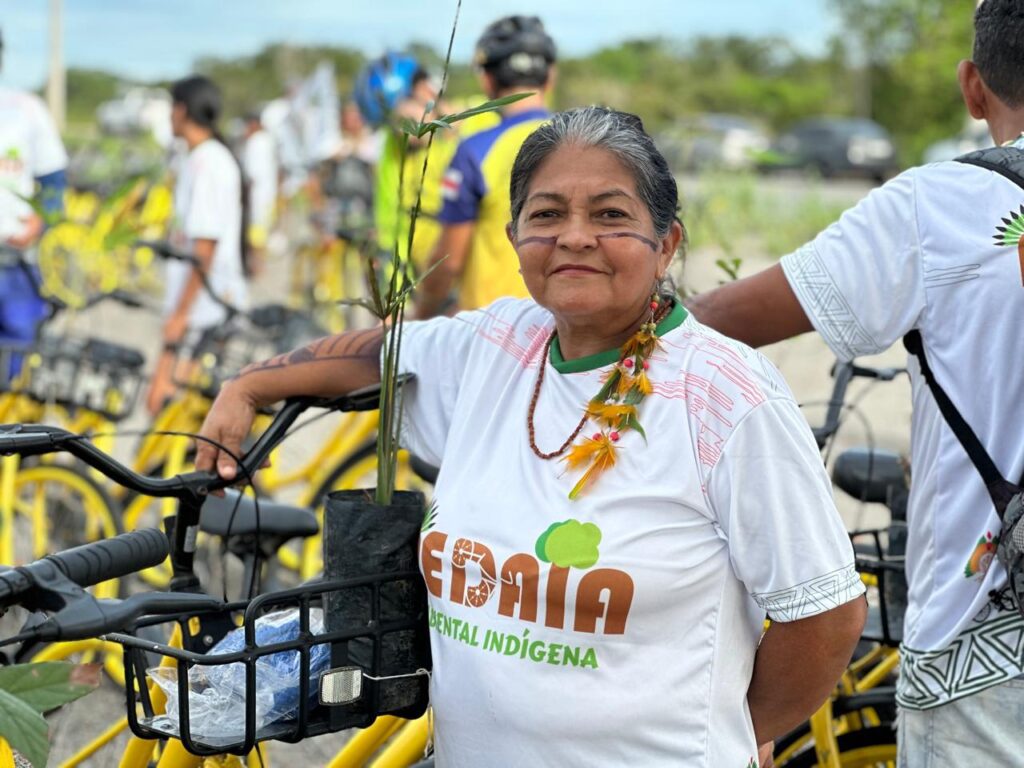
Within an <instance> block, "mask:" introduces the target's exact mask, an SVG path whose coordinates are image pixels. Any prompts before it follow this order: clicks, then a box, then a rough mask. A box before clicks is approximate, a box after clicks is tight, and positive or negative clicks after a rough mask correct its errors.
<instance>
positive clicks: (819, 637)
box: [747, 597, 867, 744]
mask: <svg viewBox="0 0 1024 768" xmlns="http://www.w3.org/2000/svg"><path fill="white" fill-rule="evenodd" d="M866 616H867V603H866V602H865V600H864V599H863V598H861V597H858V598H855V599H853V600H851V601H849V602H848V603H844V604H843V605H840V606H839V607H838V608H833V609H832V610H830V611H826V612H825V613H819V614H817V615H816V616H810V617H808V618H806V619H798V620H797V621H787V622H772V624H771V626H770V627H768V631H767V632H765V633H764V637H763V638H762V639H761V645H760V646H759V647H758V649H757V655H756V656H755V657H754V676H753V678H752V679H751V681H750V688H749V689H748V690H747V703H748V704H749V706H750V717H751V720H752V721H753V723H754V735H755V736H756V737H757V743H758V744H764V743H765V742H767V741H770V740H772V739H776V738H778V737H779V736H782V735H783V734H785V733H788V732H789V731H790V730H792V729H793V728H794V727H795V726H797V725H799V724H800V723H802V722H803V721H804V720H806V719H807V718H808V717H810V716H811V715H812V714H813V713H814V712H815V710H817V709H818V707H820V706H821V705H822V703H823V702H824V701H825V699H827V698H828V697H829V694H831V693H832V689H833V688H834V687H835V684H836V681H837V680H838V679H839V677H840V675H842V673H843V670H844V669H846V666H847V665H848V664H849V663H850V657H851V656H852V655H853V650H854V648H855V647H856V645H857V640H858V639H860V633H861V631H862V630H863V629H864V619H865V617H866Z"/></svg>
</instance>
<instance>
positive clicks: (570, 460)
mask: <svg viewBox="0 0 1024 768" xmlns="http://www.w3.org/2000/svg"><path fill="white" fill-rule="evenodd" d="M671 308H672V301H671V300H670V299H659V297H658V295H657V294H655V295H653V296H651V303H650V309H651V314H650V317H649V318H648V320H647V322H645V323H643V324H642V325H641V326H640V328H639V330H637V332H636V333H634V334H633V335H632V336H631V337H630V338H629V339H628V340H627V341H626V343H625V344H623V345H622V347H621V349H620V350H619V361H618V362H617V363H616V364H615V366H614V367H612V369H611V370H610V371H609V372H608V373H607V374H605V376H604V378H603V379H602V383H601V389H600V390H598V392H597V394H596V395H594V397H592V398H591V399H590V402H589V403H587V407H586V409H585V410H584V412H583V416H582V418H580V422H579V424H577V425H576V428H575V429H574V430H573V431H572V434H571V435H569V437H568V438H567V439H566V441H565V442H564V443H562V445H561V446H560V447H559V448H558V449H557V450H554V451H551V452H549V453H545V452H543V451H541V450H540V448H538V447H537V439H536V434H535V430H534V426H533V416H534V412H535V411H536V409H537V400H538V399H539V398H540V390H541V387H542V386H543V385H544V369H545V368H546V364H545V363H546V361H547V359H548V355H549V354H550V352H551V344H552V342H554V340H555V336H556V335H557V333H558V331H557V330H554V331H552V332H551V335H550V336H548V340H547V342H546V343H545V344H544V351H543V353H542V357H541V363H540V370H539V372H538V374H537V383H536V384H535V385H534V387H533V396H532V397H531V398H530V407H529V410H528V411H527V413H526V429H527V432H528V434H529V436H530V449H531V450H532V451H533V453H534V455H535V456H537V457H538V458H541V459H544V460H548V459H554V458H557V457H559V456H562V455H563V454H566V452H567V451H568V454H567V455H566V456H565V457H564V458H563V459H562V461H564V462H565V463H566V465H567V469H568V470H570V471H577V470H580V469H583V468H584V467H586V471H585V472H584V473H583V476H582V477H580V479H579V480H578V481H577V483H576V485H575V486H573V489H572V490H571V491H570V492H569V498H570V499H573V500H575V499H577V498H579V496H580V494H581V493H582V492H583V490H584V488H586V487H587V486H588V485H590V484H592V483H593V482H594V481H595V480H597V478H598V477H599V476H600V475H601V474H602V473H604V471H605V470H607V469H610V468H611V467H613V466H615V460H616V450H617V449H616V445H615V444H616V443H617V442H618V441H619V439H620V438H621V437H622V433H623V432H625V431H626V430H628V429H632V430H633V431H635V432H638V433H640V436H641V437H643V438H644V440H645V441H646V440H647V435H646V434H645V433H644V430H643V427H641V426H640V421H639V419H638V417H637V408H638V406H639V405H640V403H641V402H643V400H644V398H645V397H647V395H649V394H651V392H652V387H651V382H650V380H649V379H648V378H647V370H648V369H649V368H650V363H649V358H650V357H651V355H652V354H653V353H654V351H655V349H657V348H658V347H659V343H658V333H657V329H658V322H659V321H660V320H661V319H662V318H664V317H665V315H667V314H668V312H669V310H670V309H671ZM590 420H593V421H595V422H596V423H597V424H598V426H599V431H597V432H595V433H594V434H593V436H591V437H584V438H583V439H582V440H581V441H580V442H578V443H576V444H575V445H573V441H574V440H576V438H577V437H579V434H580V432H582V431H583V427H584V426H586V423H587V421H590ZM570 446H572V448H571V449H570ZM588 465H589V466H588Z"/></svg>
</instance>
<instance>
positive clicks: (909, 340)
mask: <svg viewBox="0 0 1024 768" xmlns="http://www.w3.org/2000/svg"><path fill="white" fill-rule="evenodd" d="M1022 154H1024V153H1022ZM903 346H905V347H906V348H907V352H909V353H910V354H912V355H914V357H916V358H917V360H918V363H920V365H921V373H922V374H923V375H924V380H925V381H926V382H927V383H928V388H929V389H930V390H931V391H932V395H933V396H934V397H935V402H936V404H937V405H938V406H939V411H940V412H941V413H942V416H943V418H944V419H945V420H946V423H947V424H948V425H949V428H950V429H951V430H953V434H954V435H956V437H957V439H958V440H959V441H960V445H962V446H963V448H964V451H966V452H967V456H968V458H970V460H971V463H972V464H974V467H975V469H977V470H978V474H979V475H981V479H982V481H983V482H984V483H985V489H986V490H987V491H988V495H989V496H990V497H991V498H992V503H993V504H994V505H995V508H996V512H998V513H999V519H1000V520H1002V519H1003V513H1004V512H1005V511H1006V506H1007V504H1009V502H1010V499H1011V498H1013V496H1014V494H1016V493H1017V492H1018V491H1019V490H1020V489H1019V488H1018V487H1017V486H1015V485H1014V484H1013V483H1011V482H1010V481H1008V480H1007V479H1006V478H1005V477H1003V476H1002V474H1001V473H1000V472H999V469H998V468H997V467H996V465H995V462H994V461H992V457H991V456H989V455H988V451H986V450H985V447H984V446H983V445H982V444H981V440H979V439H978V436H977V435H976V434H974V430H973V429H971V425H970V424H968V423H967V422H966V421H965V420H964V417H963V416H961V415H960V411H958V410H957V408H956V406H955V405H953V401H952V400H950V399H949V395H947V394H946V390H944V389H943V388H942V385H941V384H939V382H938V381H936V379H935V374H933V373H932V369H931V366H929V365H928V358H927V356H926V355H925V353H924V343H923V342H922V339H921V332H920V331H918V330H917V329H916V328H915V329H914V330H912V331H910V332H909V333H907V335H906V336H904V337H903Z"/></svg>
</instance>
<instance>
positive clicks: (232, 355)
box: [124, 235, 436, 585]
mask: <svg viewBox="0 0 1024 768" xmlns="http://www.w3.org/2000/svg"><path fill="white" fill-rule="evenodd" d="M353 236H354V235H353ZM140 244H142V245H145V246H146V247H148V248H150V249H152V250H153V251H154V252H155V253H157V254H158V255H160V256H161V257H163V258H168V259H176V260H179V261H184V262H186V263H188V264H190V265H191V266H192V267H193V269H199V263H198V261H197V260H196V259H195V257H194V256H192V255H191V254H188V253H185V252H182V251H179V250H178V249H176V248H174V247H173V246H171V245H170V244H168V243H166V242H152V241H140ZM200 276H201V278H202V279H203V280H204V282H205V275H203V274H202V272H200ZM206 288H207V290H210V292H211V295H213V292H212V290H211V289H210V287H209V285H208V284H207V285H206ZM217 301H218V303H219V304H220V305H221V306H222V307H224V309H225V311H226V312H227V316H228V319H227V320H226V321H225V323H223V324H222V325H221V326H218V327H217V328H214V329H211V331H210V332H209V333H208V334H206V335H205V336H204V337H203V339H202V340H201V341H200V342H199V344H198V345H197V348H196V351H195V354H194V355H193V360H194V361H195V362H194V363H193V364H190V365H188V366H186V367H189V368H191V370H190V371H189V372H188V373H187V374H184V375H181V376H179V377H178V383H179V385H180V386H181V388H182V390H183V394H182V396H181V397H179V398H177V399H175V400H173V401H172V402H171V403H169V404H168V406H167V407H166V408H165V409H164V410H163V411H161V413H160V414H158V415H157V417H156V419H155V420H154V423H153V425H152V430H151V431H152V432H153V434H152V435H151V436H149V437H147V438H145V439H144V441H143V442H142V444H141V445H140V447H139V450H138V453H137V458H136V462H135V464H134V468H135V469H136V470H138V471H142V470H145V471H160V472H163V473H164V474H175V473H177V472H180V471H181V470H182V469H183V468H184V467H185V466H186V464H187V463H188V461H189V459H190V457H191V440H190V438H189V437H187V436H184V435H185V434H186V433H188V434H191V433H194V432H197V431H198V430H199V427H200V426H201V424H202V422H203V419H204V418H205V416H206V412H207V410H208V409H209V406H210V404H211V403H212V402H213V399H214V398H215V397H216V395H217V392H218V391H219V389H220V385H221V383H222V382H223V381H225V380H226V379H227V378H229V377H230V376H234V375H235V374H236V373H237V372H238V370H240V369H241V368H242V367H243V366H244V365H246V364H247V363H249V362H251V361H252V360H255V359H260V358H261V357H270V356H272V355H273V354H277V353H279V352H283V351H288V350H291V349H292V348H294V347H295V346H298V344H299V343H301V342H302V341H304V340H308V339H310V338H313V337H315V336H316V335H322V334H323V331H322V329H319V328H318V327H317V326H316V325H315V324H314V323H311V322H310V319H309V318H307V317H305V316H304V315H302V314H301V313H297V312H296V311H295V310H290V309H287V308H285V307H281V306H279V305H268V306H263V307H257V308H254V309H252V310H250V311H248V312H243V311H242V310H240V309H238V308H237V307H235V306H233V305H232V304H230V303H229V302H225V301H223V300H221V299H219V298H218V299H217ZM261 352H262V354H261ZM257 426H258V425H257ZM302 426H303V425H299V427H298V428H301V427H302ZM376 427H377V417H376V413H375V412H352V413H347V414H341V415H340V418H339V419H338V421H337V424H336V425H335V427H334V428H333V429H332V430H331V432H330V434H329V435H327V436H326V437H325V438H324V439H323V440H322V441H320V442H319V444H318V448H317V450H316V451H315V452H313V454H312V455H311V456H310V457H309V458H308V459H307V460H305V461H303V462H301V463H300V464H299V465H298V466H295V467H292V468H290V469H284V467H285V466H286V465H285V462H281V461H278V460H277V458H276V457H272V461H271V465H270V466H269V467H268V468H266V469H264V470H263V471H262V472H261V473H260V480H259V488H260V491H261V492H262V493H266V494H269V495H274V494H278V493H280V492H281V491H283V490H286V489H292V488H298V489H299V492H298V494H297V497H296V499H295V501H296V504H298V505H299V506H303V507H310V508H313V509H316V510H318V515H320V516H322V515H321V512H320V508H321V507H322V504H323V501H324V499H325V498H326V496H327V494H328V493H329V492H330V491H332V490H341V489H352V488H357V487H360V485H361V484H362V483H364V482H366V480H367V478H369V477H371V476H372V475H373V474H374V472H375V470H376ZM172 432H178V433H182V435H183V436H174V435H169V434H167V433H172ZM435 478H436V469H434V468H432V467H429V466H428V465H426V464H425V463H424V462H422V461H420V460H418V459H416V458H415V457H412V456H409V455H408V454H407V453H406V452H404V451H403V452H401V453H400V455H399V466H398V478H397V486H398V488H399V489H402V490H408V489H417V490H423V489H425V488H426V487H427V486H429V485H432V484H433V482H434V479H435ZM147 505H148V501H147V500H145V499H142V498H138V499H127V500H126V504H125V513H124V520H125V527H126V528H129V529H130V528H132V527H135V526H137V525H139V524H140V522H139V521H140V520H141V519H143V516H144V514H145V509H146V506H147ZM164 512H165V513H169V512H170V509H169V508H168V507H165V508H164ZM319 549H320V541H319V539H318V538H317V537H313V538H311V539H309V540H305V541H303V542H302V545H301V550H300V551H295V550H294V549H292V548H287V547H286V548H284V549H282V550H281V552H280V553H279V558H280V561H281V563H282V565H284V566H285V567H286V568H288V569H289V570H292V571H294V572H295V573H296V574H297V575H298V576H299V578H300V579H309V578H312V577H313V576H314V575H315V574H317V573H318V572H319V571H320V570H321V568H322V563H321V559H320V555H319ZM150 576H152V577H153V578H160V577H156V576H155V575H153V574H150ZM151 583H153V584H154V585H159V584H160V583H161V582H160V581H158V580H151Z"/></svg>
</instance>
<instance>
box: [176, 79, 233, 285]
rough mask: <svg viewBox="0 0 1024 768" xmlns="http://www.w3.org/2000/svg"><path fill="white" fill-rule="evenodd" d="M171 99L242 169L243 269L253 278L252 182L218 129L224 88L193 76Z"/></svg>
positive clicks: (179, 86) (177, 89) (180, 81)
mask: <svg viewBox="0 0 1024 768" xmlns="http://www.w3.org/2000/svg"><path fill="white" fill-rule="evenodd" d="M171 99H172V101H173V102H174V103H175V104H182V105H184V107H185V115H186V117H188V119H189V120H191V121H192V122H193V123H195V124H196V125H199V126H201V127H203V128H206V129H208V130H209V131H210V134H211V135H212V136H213V138H214V139H216V140H217V141H218V142H220V143H221V144H222V145H223V146H224V148H225V149H226V150H227V151H228V154H230V155H231V159H232V160H234V161H235V165H237V166H238V178H239V181H240V184H239V186H240V187H241V194H242V200H241V202H242V231H241V232H240V233H239V245H240V249H241V254H242V269H243V271H244V272H245V275H246V276H250V275H251V274H252V269H251V265H250V252H249V251H250V245H249V220H250V216H251V211H250V209H249V179H248V177H247V176H246V174H245V168H243V167H242V162H241V160H239V159H238V156H237V155H236V154H235V153H234V151H233V150H232V149H231V145H229V144H228V143H227V141H226V140H225V139H224V135H223V134H222V133H221V132H220V129H219V128H218V127H217V121H218V120H219V119H220V116H221V113H222V111H223V100H222V99H221V94H220V88H218V87H217V84H216V83H214V82H213V81H212V80H210V79H209V78H208V77H203V76H202V75H193V76H192V77H186V78H185V79H183V80H179V81H178V82H176V83H175V84H174V85H173V86H171Z"/></svg>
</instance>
